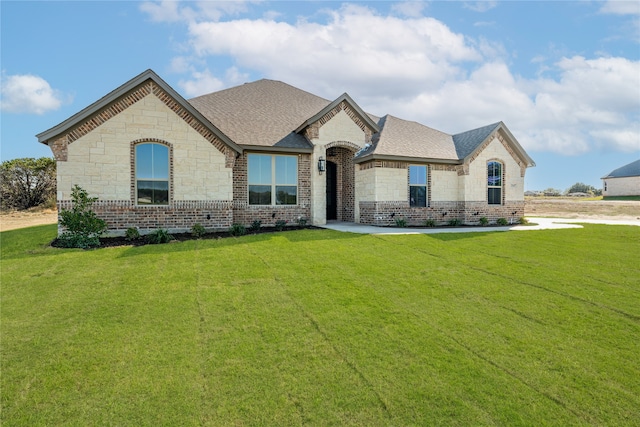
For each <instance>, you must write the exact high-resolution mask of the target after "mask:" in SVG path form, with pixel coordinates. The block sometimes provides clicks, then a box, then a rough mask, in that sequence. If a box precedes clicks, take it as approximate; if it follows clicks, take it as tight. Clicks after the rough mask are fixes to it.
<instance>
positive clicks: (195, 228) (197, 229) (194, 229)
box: [191, 223, 207, 239]
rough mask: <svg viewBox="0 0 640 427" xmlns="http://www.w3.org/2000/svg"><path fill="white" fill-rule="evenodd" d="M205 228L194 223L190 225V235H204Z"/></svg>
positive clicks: (197, 236)
mask: <svg viewBox="0 0 640 427" xmlns="http://www.w3.org/2000/svg"><path fill="white" fill-rule="evenodd" d="M206 232H207V230H205V229H204V227H203V226H202V225H201V224H200V223H195V224H193V225H192V226H191V235H192V236H193V237H195V238H197V239H199V238H201V237H202V236H204V235H205V233H206Z"/></svg>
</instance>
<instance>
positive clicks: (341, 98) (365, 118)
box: [294, 92, 380, 133]
mask: <svg viewBox="0 0 640 427" xmlns="http://www.w3.org/2000/svg"><path fill="white" fill-rule="evenodd" d="M342 101H346V102H347V103H348V104H349V105H350V106H351V108H353V110H354V111H355V112H356V114H357V115H358V117H359V118H360V120H362V121H363V122H364V123H365V124H366V125H367V126H369V128H371V130H372V131H373V132H372V133H376V132H380V127H379V126H378V125H377V124H376V123H375V122H374V121H373V120H371V118H370V117H369V115H368V114H367V113H365V112H364V111H363V110H362V108H360V106H359V105H358V104H356V102H355V101H354V100H353V99H352V98H351V97H350V96H349V94H348V93H346V92H345V93H343V94H342V95H340V96H339V97H338V98H336V99H335V100H334V101H333V102H331V103H330V104H329V105H327V106H326V107H324V108H323V109H322V110H320V111H319V112H317V113H316V114H315V115H314V116H312V117H310V118H309V119H308V120H307V121H305V122H304V123H302V124H301V125H300V126H298V128H297V129H296V130H295V131H294V132H296V133H300V132H302V131H303V130H304V129H305V128H307V127H308V126H310V125H311V124H313V123H315V122H317V121H318V120H320V119H321V118H322V116H324V115H325V114H327V113H328V112H329V111H331V110H332V109H334V108H335V107H337V106H338V105H339V104H340V103H341V102H342Z"/></svg>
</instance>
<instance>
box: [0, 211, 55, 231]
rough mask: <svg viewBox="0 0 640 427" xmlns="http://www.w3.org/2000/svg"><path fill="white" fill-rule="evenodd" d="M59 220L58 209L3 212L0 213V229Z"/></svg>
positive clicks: (11, 228)
mask: <svg viewBox="0 0 640 427" xmlns="http://www.w3.org/2000/svg"><path fill="white" fill-rule="evenodd" d="M57 221H58V211H57V210H56V209H29V210H26V211H12V212H3V213H2V214H0V231H8V230H15V229H17V228H25V227H32V226H34V225H44V224H55V223H56V222H57Z"/></svg>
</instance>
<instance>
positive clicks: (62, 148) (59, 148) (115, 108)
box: [49, 80, 235, 168]
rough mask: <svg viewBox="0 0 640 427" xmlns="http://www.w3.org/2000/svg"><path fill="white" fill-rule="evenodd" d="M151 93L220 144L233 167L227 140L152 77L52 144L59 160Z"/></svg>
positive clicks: (62, 159) (190, 124) (228, 165)
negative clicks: (211, 129)
mask: <svg viewBox="0 0 640 427" xmlns="http://www.w3.org/2000/svg"><path fill="white" fill-rule="evenodd" d="M147 95H155V96H156V97H157V98H158V99H159V100H160V101H162V102H163V103H164V104H165V105H166V106H167V107H169V109H170V110H171V111H173V112H174V113H176V114H177V115H178V116H179V117H180V118H182V119H183V120H184V121H185V122H186V123H187V124H188V125H189V126H191V127H192V128H193V129H194V130H195V131H196V132H198V133H199V134H200V135H201V136H202V137H203V138H205V139H206V140H207V141H209V142H210V143H211V144H212V145H213V146H214V147H216V148H217V149H218V150H219V151H220V152H221V153H223V154H224V155H225V158H226V161H225V166H226V167H228V168H231V167H233V165H234V162H235V155H234V151H233V150H232V149H231V148H230V147H229V146H227V145H226V144H225V143H224V142H222V141H221V140H220V139H219V138H218V137H216V136H215V135H214V134H213V132H211V131H210V130H209V129H208V128H207V127H206V126H205V125H204V124H203V123H201V122H200V121H199V120H197V119H196V118H195V117H194V116H193V115H191V113H189V112H188V111H187V110H186V109H185V108H184V107H182V105H180V103H179V102H178V101H176V100H175V99H174V98H173V97H172V96H171V95H169V94H168V93H167V92H165V91H164V90H163V89H162V88H161V87H160V86H158V85H157V84H156V83H155V82H153V81H151V80H148V81H146V82H144V83H142V84H141V85H140V86H138V87H137V88H135V89H133V90H131V91H130V92H128V93H127V94H126V95H124V96H122V97H120V98H119V99H117V100H116V101H114V102H112V103H111V104H109V105H108V106H106V107H105V108H103V109H102V110H100V111H99V112H97V113H95V114H93V115H92V116H91V117H89V118H88V119H86V120H85V121H84V122H83V123H80V124H79V125H77V126H75V127H74V128H72V129H71V130H69V131H68V132H67V133H66V134H64V135H61V136H60V137H59V138H57V139H56V140H54V141H53V142H52V143H50V144H49V146H50V147H51V150H52V151H53V154H54V156H55V158H56V160H58V161H66V160H67V147H66V146H67V145H68V144H71V143H72V142H74V141H75V140H77V139H79V138H81V137H83V136H84V135H86V134H88V133H89V132H91V131H93V130H94V129H96V128H97V127H98V126H100V125H102V124H103V123H105V122H107V121H108V120H109V119H111V118H113V117H115V116H116V115H117V114H119V113H121V112H123V111H124V110H126V109H127V108H129V107H130V106H132V105H133V104H135V103H136V102H138V101H140V100H142V99H143V98H145V97H146V96H147Z"/></svg>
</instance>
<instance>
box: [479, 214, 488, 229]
mask: <svg viewBox="0 0 640 427" xmlns="http://www.w3.org/2000/svg"><path fill="white" fill-rule="evenodd" d="M480 225H481V226H483V227H486V226H487V225H489V219H488V218H487V217H486V216H483V217H482V218H480Z"/></svg>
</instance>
